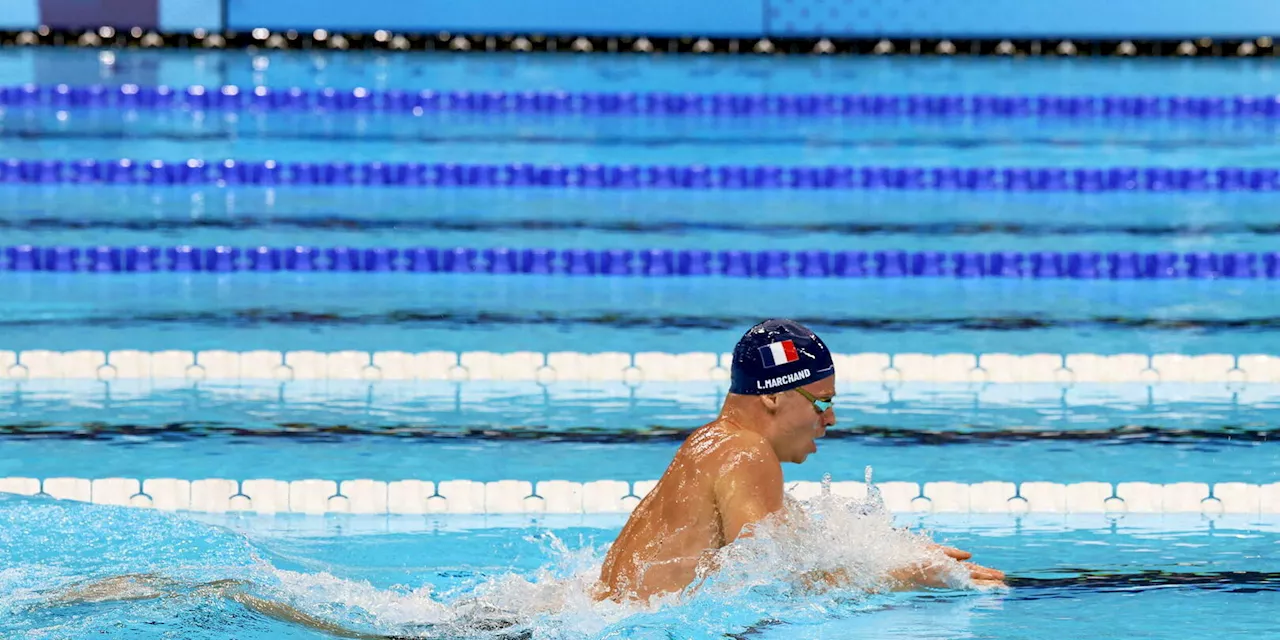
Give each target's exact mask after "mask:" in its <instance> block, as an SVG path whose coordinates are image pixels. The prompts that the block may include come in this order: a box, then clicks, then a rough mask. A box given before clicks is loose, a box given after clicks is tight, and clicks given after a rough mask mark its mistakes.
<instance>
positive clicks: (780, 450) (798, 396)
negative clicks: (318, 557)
mask: <svg viewBox="0 0 1280 640" xmlns="http://www.w3.org/2000/svg"><path fill="white" fill-rule="evenodd" d="M800 388H801V389H804V390H805V391H806V392H808V393H809V395H811V396H813V397H814V398H817V399H818V400H831V399H832V398H834V397H835V395H836V378H835V376H831V377H829V378H826V379H824V380H819V381H817V382H814V383H811V384H806V385H804V386H803V387H800ZM777 398H778V405H777V413H775V414H774V417H775V425H776V428H777V431H776V433H775V438H774V447H775V449H777V454H778V460H780V461H782V462H795V463H801V462H804V461H805V459H806V458H808V457H809V454H811V453H813V452H815V451H817V450H818V445H817V444H816V443H815V442H814V441H815V440H817V439H818V438H821V437H822V436H825V435H826V434H827V427H830V426H831V425H833V424H835V423H836V410H835V407H830V408H828V409H827V410H826V411H823V412H822V413H818V411H817V409H816V408H815V407H814V405H813V403H812V402H810V401H809V399H808V398H806V397H805V396H804V394H802V393H799V392H797V391H796V390H794V389H793V390H790V391H785V392H783V393H780V394H778V396H777Z"/></svg>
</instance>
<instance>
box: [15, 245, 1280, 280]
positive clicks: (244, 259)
mask: <svg viewBox="0 0 1280 640" xmlns="http://www.w3.org/2000/svg"><path fill="white" fill-rule="evenodd" d="M280 271H286V272H408V273H476V274H529V275H566V276H599V275H603V276H636V277H687V276H722V277H736V278H788V277H800V278H1036V279H1077V280H1177V279H1191V280H1206V279H1234V280H1240V279H1260V278H1265V279H1280V253H1276V252H1272V253H1261V254H1260V253H1208V252H1203V253H1173V252H1160V253H1136V252H1131V251H1118V252H1110V253H1101V252H1093V251H1083V252H1061V253H1059V252H1017V251H1006V252H991V253H981V252H963V251H961V252H949V253H948V252H940V251H914V252H908V251H873V252H868V251H796V252H790V251H715V252H713V251H705V250H671V249H650V250H643V251H633V250H629V249H602V250H595V249H562V250H555V249H511V248H492V249H475V248H467V247H459V248H452V249H440V248H432V247H412V248H404V249H400V248H389V247H378V248H365V249H361V248H353V247H327V248H320V247H309V246H295V247H287V248H276V247H250V248H240V247H228V246H218V247H190V246H175V247H149V246H139V247H68V246H55V247H36V246H30V245H22V246H9V247H3V248H0V272H60V273H153V272H169V273H174V272H176V273H195V272H211V273H229V272H265V273H269V272H280Z"/></svg>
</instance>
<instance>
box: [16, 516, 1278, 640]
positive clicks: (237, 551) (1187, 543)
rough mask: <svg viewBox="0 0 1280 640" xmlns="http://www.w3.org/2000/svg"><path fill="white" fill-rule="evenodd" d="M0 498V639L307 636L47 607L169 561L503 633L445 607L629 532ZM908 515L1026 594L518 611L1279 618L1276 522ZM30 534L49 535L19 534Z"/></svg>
mask: <svg viewBox="0 0 1280 640" xmlns="http://www.w3.org/2000/svg"><path fill="white" fill-rule="evenodd" d="M0 500H2V501H0V505H3V508H2V509H0V518H2V519H3V520H2V521H3V523H4V526H3V527H0V541H2V542H3V544H0V559H2V560H3V561H4V563H5V566H6V568H5V570H4V571H3V572H0V585H2V586H3V588H5V589H6V591H8V592H9V593H10V594H11V597H10V598H6V600H5V602H4V603H3V604H0V607H2V609H0V612H3V613H4V615H3V616H0V631H3V632H5V633H6V634H15V636H16V637H80V636H82V635H89V634H92V633H94V632H95V631H96V630H100V629H111V630H112V631H111V632H112V633H127V634H128V635H129V636H130V637H135V638H162V637H173V635H174V634H178V635H181V636H182V637H188V638H217V637H226V633H227V631H228V630H229V629H231V628H235V629H236V630H237V637H241V638H280V637H287V638H293V637H299V638H300V637H311V636H310V635H308V634H306V633H305V632H303V631H301V630H299V629H297V628H295V627H291V626H290V625H286V624H284V623H281V622H277V621H274V620H269V619H263V618H261V617H256V616H254V615H251V614H249V613H247V612H246V611H244V610H243V609H241V608H240V607H238V605H235V604H234V603H229V602H227V601H225V600H223V599H221V598H218V597H216V596H213V595H208V594H200V593H198V592H196V591H194V590H193V589H192V588H189V587H183V588H181V589H179V593H178V594H177V595H175V596H173V597H170V598H167V599H161V600H151V601H141V602H138V603H120V602H96V603H80V604H74V605H56V606H55V605H50V604H48V602H49V599H50V598H52V597H55V595H56V594H57V593H59V592H60V590H61V589H63V588H65V587H67V586H68V585H74V584H80V583H81V582H82V581H84V580H85V579H88V578H102V577H107V576H113V575H120V574H124V573H162V574H164V575H167V576H170V577H172V578H174V579H176V580H180V581H182V582H184V584H189V585H194V584H199V583H204V582H209V581H214V580H219V579H224V578H234V579H243V580H252V581H254V582H255V583H257V584H258V585H259V586H258V587H257V588H258V589H259V590H260V593H262V594H263V595H264V596H269V597H272V598H275V599H279V600H283V601H287V602H290V603H293V604H294V605H296V606H298V607H300V608H302V609H303V610H305V611H308V612H311V613H314V614H317V615H324V616H326V617H328V618H329V619H334V620H338V621H341V622H343V623H344V624H346V625H349V626H351V627H353V628H356V629H358V630H360V631H364V632H374V633H403V632H405V631H407V630H411V629H417V630H418V631H422V630H424V629H428V630H429V629H431V628H434V629H435V630H436V631H437V632H439V631H440V629H441V628H443V627H442V625H444V622H445V621H446V620H450V618H448V616H450V615H454V616H458V618H452V619H451V620H452V621H453V622H455V623H457V624H458V625H461V627H462V630H461V631H460V633H459V635H458V636H456V637H495V636H494V635H493V634H485V633H482V632H477V631H476V630H475V629H471V630H470V631H469V632H468V631H466V630H465V627H466V625H467V624H478V621H477V620H476V619H471V620H470V621H466V620H461V619H460V618H461V617H462V614H459V612H458V609H450V608H449V607H448V606H442V605H441V603H446V604H447V603H455V604H456V603H460V602H464V601H466V598H468V597H472V596H475V595H476V594H482V595H480V597H481V598H482V599H485V600H486V601H487V602H489V603H490V604H492V605H494V606H496V607H498V608H512V607H518V606H520V605H521V604H522V603H524V600H523V598H528V597H530V594H531V593H546V592H553V591H556V590H558V589H563V590H567V591H569V592H572V590H573V589H574V588H576V587H573V586H566V584H570V585H571V583H572V582H573V579H574V578H573V576H575V575H576V574H577V573H578V572H580V571H582V570H583V569H582V568H583V567H584V566H585V567H587V568H590V567H593V566H596V565H595V563H597V562H598V561H599V558H600V556H601V549H602V548H603V545H604V544H605V543H607V542H608V541H609V540H610V539H612V537H613V536H614V535H615V534H616V532H617V531H618V529H619V528H620V527H621V525H622V517H621V516H588V517H570V516H563V517H548V518H547V519H546V520H545V521H539V522H528V521H523V520H522V518H520V517H514V518H512V517H505V518H504V517H494V516H490V517H488V518H484V517H466V516H454V517H452V518H444V519H435V520H433V519H428V518H423V517H391V518H369V517H362V516H342V517H337V518H327V519H317V518H302V517H289V516H276V517H273V518H256V517H253V516H203V517H201V516H196V517H194V518H193V517H189V516H175V515H169V514H162V513H156V512H148V511H141V510H133V509H126V508H111V507H98V506H89V505H81V504H75V503H62V502H58V503H54V502H48V501H37V500H31V499H27V498H14V499H10V498H4V499H0ZM37 523H39V524H37ZM906 524H910V525H912V526H915V527H919V528H921V529H924V530H928V531H930V532H932V533H933V534H934V535H935V536H936V537H937V538H938V539H941V540H945V541H947V542H949V543H952V544H955V545H957V546H962V547H963V548H966V549H971V550H973V551H974V552H975V555H976V557H979V558H982V559H983V560H984V561H986V562H988V563H991V564H995V565H999V566H1001V567H1005V568H1007V569H1008V570H1009V571H1010V572H1011V574H1012V575H1015V576H1017V577H1016V578H1015V579H1014V580H1013V584H1014V586H1013V588H1012V589H1010V590H1007V591H1005V590H1000V591H988V592H969V593H965V592H945V591H937V592H931V593H915V594H889V595H877V596H859V595H857V594H853V593H848V592H838V593H828V594H825V595H822V594H809V595H805V596H797V594H796V593H794V592H792V591H791V590H790V587H789V586H786V585H785V583H783V584H773V585H766V587H768V588H766V587H761V588H757V589H754V590H751V591H749V592H748V593H747V594H742V593H736V594H735V593H733V592H730V593H723V592H717V591H715V590H714V589H711V588H708V591H706V592H705V593H704V594H702V595H699V596H695V597H694V598H693V599H692V601H690V602H688V603H686V604H683V605H680V606H675V607H666V608H660V609H657V610H652V611H650V610H645V611H639V610H637V611H632V612H619V611H616V610H612V609H611V608H610V607H590V606H581V605H580V604H577V603H573V602H572V601H570V602H569V603H568V604H565V605H564V606H562V607H560V608H558V609H555V610H553V611H550V612H545V613H543V614H541V615H540V616H531V617H530V619H526V620H523V621H522V622H525V623H527V624H529V625H530V626H531V628H532V629H533V632H534V633H535V634H537V635H535V637H612V638H623V637H625V638H667V637H672V635H671V634H673V633H674V634H677V635H678V637H682V638H722V637H726V636H728V637H740V636H741V635H747V636H750V637H764V638H791V637H806V638H841V637H864V636H870V637H894V638H896V637H902V638H921V637H924V638H958V637H984V638H1027V637H1066V636H1072V637H1076V636H1086V637H1087V636H1107V637H1137V636H1143V635H1146V634H1150V633H1157V634H1163V633H1167V632H1169V631H1171V630H1173V629H1178V632H1177V634H1178V636H1179V637H1191V638H1201V637H1203V638H1218V637H1223V636H1224V635H1225V636H1226V637H1234V636H1235V635H1236V634H1239V636H1240V637H1243V636H1244V635H1245V634H1254V635H1256V634H1263V635H1265V634H1266V633H1268V632H1269V630H1271V629H1274V620H1273V619H1272V611H1273V609H1274V606H1275V602H1276V590H1277V588H1280V565H1277V564H1276V561H1275V554H1274V553H1272V552H1271V551H1272V549H1274V547H1275V545H1276V544H1278V543H1280V532H1278V530H1277V528H1276V526H1275V523H1274V522H1272V523H1270V524H1264V523H1260V522H1257V521H1250V520H1243V519H1242V520H1237V521H1230V520H1221V521H1216V522H1206V521H1203V520H1201V519H1200V518H1199V517H1198V516H1196V517H1193V518H1180V519H1179V518H1169V517H1160V516H1154V517H1148V518H1143V517H1134V516H1130V517H1126V518H1123V519H1120V520H1114V519H1109V518H1107V517H1105V516H1101V515H1098V516H1092V517H1079V516H1076V517H1064V516H1058V517H1056V518H1055V517H1039V516H1038V517H1028V518H1024V519H1022V520H1019V521H1014V520H1012V519H1010V518H1008V517H1006V516H994V517H986V518H983V517H977V516H970V517H943V516H931V517H929V518H926V519H923V520H919V521H913V522H909V523H906ZM34 527H38V528H39V530H40V535H37V536H30V535H24V534H21V533H19V532H21V531H29V530H30V529H31V528H34ZM846 533H852V532H846ZM52 540H59V543H58V544H57V545H55V546H51V545H50V544H49V542H50V541H52ZM837 544H838V543H837ZM776 568H777V567H774V569H776ZM788 568H790V569H801V568H803V567H788ZM539 588H541V591H538V589H539ZM744 596H745V597H744ZM1223 611H1229V612H1230V613H1229V614H1228V615H1222V613H1223ZM15 614H16V615H15ZM1207 618H1212V619H1213V620H1214V622H1213V623H1211V624H1210V623H1207V622H1206V619H1207ZM432 624H435V625H436V626H435V627H432V626H431V625H432ZM428 632H430V631H428ZM544 634H545V635H544ZM497 637H501V636H497ZM508 637H510V636H508Z"/></svg>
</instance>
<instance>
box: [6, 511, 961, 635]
mask: <svg viewBox="0 0 1280 640" xmlns="http://www.w3.org/2000/svg"><path fill="white" fill-rule="evenodd" d="M104 512H106V513H104ZM103 515H108V516H109V517H107V518H103V517H102V516H103ZM785 516H786V517H785V519H771V520H768V521H766V522H764V523H762V524H761V525H760V526H759V527H758V528H757V529H756V530H755V535H754V536H752V537H748V538H744V539H742V540H741V541H739V542H738V543H735V544H733V545H730V546H728V547H726V548H724V549H723V550H721V553H720V554H719V565H720V568H719V569H718V570H717V571H715V572H714V573H707V574H705V575H701V576H699V578H698V579H697V580H696V581H695V583H694V585H692V586H691V587H690V588H689V589H687V590H686V591H684V592H682V593H676V594H670V595H667V596H662V597H655V598H654V599H652V600H650V601H649V602H643V603H640V602H632V603H622V604H620V603H615V602H611V601H605V602H596V601H595V600H594V598H592V596H591V592H592V586H593V585H594V583H595V580H596V577H597V576H598V574H599V571H600V562H601V560H602V559H603V554H604V551H605V550H606V549H607V546H606V545H596V544H592V543H591V542H590V541H585V542H584V541H582V540H577V541H571V540H562V539H561V538H560V537H559V536H557V535H556V534H555V533H553V532H548V531H544V532H541V533H536V534H533V535H532V537H531V538H530V540H529V542H532V543H534V544H535V545H536V546H538V547H539V548H540V549H541V550H542V552H543V555H544V556H545V557H547V558H549V561H547V562H545V563H544V564H542V565H541V566H538V567H537V568H536V569H533V570H532V571H519V570H507V571H502V572H497V573H494V574H491V575H485V576H483V577H475V578H468V579H463V580H461V581H458V582H456V583H454V584H443V585H439V584H423V585H397V586H392V587H391V588H380V587H377V586H374V585H373V584H371V583H370V582H369V581H366V580H359V579H351V578H344V577H338V576H336V575H333V574H332V573H329V572H327V571H298V570H292V569H288V568H284V567H283V566H279V565H281V564H283V565H288V564H291V563H296V560H293V561H291V560H290V559H289V558H288V557H287V555H286V556H285V557H283V558H282V557H280V556H279V555H278V554H275V553H273V552H272V551H271V550H269V549H268V548H266V547H263V546H260V545H257V544H255V543H254V542H253V541H252V540H251V539H250V538H248V537H246V536H244V535H241V534H239V533H235V532H232V531H228V530H226V529H223V528H220V527H213V526H209V525H206V524H202V523H198V522H195V521H192V520H187V519H184V518H182V517H179V516H173V515H166V514H160V513H155V512H145V511H124V512H122V511H117V510H113V509H108V508H103V507H94V506H88V505H77V504H73V503H64V502H51V501H44V500H38V499H32V500H18V499H7V500H5V502H4V503H0V520H2V521H4V525H5V526H3V527H0V543H3V544H0V560H3V562H4V565H6V567H7V568H5V569H4V570H3V571H0V590H3V591H4V592H6V593H9V594H11V596H10V597H8V598H4V599H3V603H0V619H3V620H4V621H3V622H0V631H6V632H9V633H18V634H20V636H21V637H31V638H43V637H50V638H52V637H68V636H82V635H88V634H91V633H95V632H111V633H115V632H117V631H118V630H121V629H128V630H130V633H131V634H142V635H144V636H148V637H149V636H151V635H152V634H154V633H156V632H159V633H158V635H159V636H166V635H167V634H168V633H169V632H170V631H172V630H174V629H183V630H184V631H183V632H182V633H183V635H184V637H192V636H193V635H197V634H199V633H207V635H208V637H217V636H218V635H219V634H220V633H225V632H226V631H227V630H230V629H237V628H239V629H247V630H256V629H261V630H262V631H263V632H269V633H270V634H271V635H272V636H277V635H279V634H284V635H288V634H296V633H302V632H303V629H302V628H301V627H298V628H288V627H286V626H285V625H284V624H283V623H280V622H276V621H271V620H269V619H267V618H265V617H263V616H261V615H259V614H258V613H256V612H254V611H251V610H250V609H246V608H243V607H241V606H240V605H239V604H237V603H236V602H235V601H233V600H230V599H228V598H227V597H226V595H227V594H228V593H229V592H247V593H251V594H253V595H255V596H259V597H262V598H264V599H269V600H271V601H276V602H281V603H287V604H289V605H291V606H293V607H296V608H297V609H298V610H300V611H302V612H305V613H306V614H309V615H312V616H315V617H316V618H318V619H323V620H325V621H329V622H332V623H335V624H338V625H341V626H342V627H346V628H349V629H352V630H353V631H355V632H358V633H364V634H372V635H396V636H402V635H409V636H421V637H441V638H444V637H449V638H454V637H458V638H461V637H468V638H469V637H478V638H479V637H490V638H508V637H534V638H593V637H663V634H664V633H665V632H663V631H661V629H664V628H679V629H681V635H682V636H684V637H697V636H700V635H705V636H707V637H719V635H720V634H722V633H724V632H725V631H726V630H731V629H748V628H751V627H752V626H756V625H760V624H777V623H779V622H783V621H785V622H787V623H789V624H797V623H804V622H806V621H815V620H820V619H822V618H826V617H831V616H841V615H849V614H852V613H855V612H858V611H862V610H866V609H868V608H871V607H875V606H877V597H880V598H883V597H886V596H874V595H871V594H872V593H875V592H885V591H887V590H889V588H890V586H891V585H889V583H888V581H887V575H888V572H889V571H891V570H893V569H897V568H901V567H905V566H908V565H911V564H916V563H927V564H933V563H938V564H940V565H944V566H945V568H944V569H943V571H942V574H943V575H944V576H947V580H948V581H949V582H950V583H952V584H954V585H955V587H956V588H960V589H963V588H966V586H967V585H968V579H967V577H966V576H965V574H964V572H963V571H962V570H961V569H960V566H959V565H958V563H955V562H954V561H951V560H949V559H947V558H945V556H942V555H941V553H940V552H938V551H936V550H933V549H930V548H928V547H927V546H926V543H927V538H925V537H924V536H922V535H920V534H918V533H913V532H911V531H908V530H906V529H903V528H896V527H895V526H894V523H893V521H892V518H891V516H890V515H889V514H887V513H886V512H885V511H884V508H883V504H882V503H881V502H880V501H879V499H878V496H874V495H873V496H871V497H869V498H868V499H866V500H855V499H851V498H844V497H840V496H835V495H830V494H824V495H821V496H818V497H816V498H814V499H813V500H811V501H809V502H794V501H793V502H791V503H789V504H788V507H787V509H786V511H785ZM32 529H36V531H38V532H36V533H32ZM37 551H38V553H37ZM41 556H43V557H41ZM273 556H276V557H273ZM33 560H36V561H34V562H33ZM279 560H283V562H278V561H279ZM815 572H843V573H844V574H845V575H847V576H848V581H847V583H844V584H841V585H839V586H837V587H834V588H828V587H818V586H816V585H817V584H818V582H816V581H815V580H813V579H812V576H813V575H814V574H815ZM135 574H137V577H132V578H128V579H123V580H121V579H117V576H122V575H131V576H132V575H135ZM103 579H107V580H108V582H107V583H105V584H104V583H101V582H99V581H100V580H103ZM229 580H234V581H243V582H244V584H243V585H242V586H241V585H230V584H229V583H228V582H227V581H229ZM162 630H163V631H162ZM655 634H656V635H655Z"/></svg>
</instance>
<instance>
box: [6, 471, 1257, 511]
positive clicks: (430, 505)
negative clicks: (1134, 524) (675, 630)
mask: <svg viewBox="0 0 1280 640" xmlns="http://www.w3.org/2000/svg"><path fill="white" fill-rule="evenodd" d="M656 484H657V481H654V480H648V481H639V482H626V481H622V480H597V481H594V482H585V483H583V482H569V481H564V480H544V481H539V482H531V481H527V480H499V481H494V482H476V481H471V480H448V481H442V482H432V481H429V480H397V481H393V482H384V481H381V480H368V479H363V480H360V479H357V480H342V481H337V480H324V479H308V480H293V481H285V480H273V479H262V478H259V479H246V480H232V479H226V478H207V479H201V480H182V479H175V478H150V479H137V478H96V479H89V478H72V477H60V478H43V479H41V478H23V477H10V478H0V493H13V494H21V495H27V496H45V497H48V498H53V499H61V500H75V501H80V502H88V503H94V504H102V505H115V506H126V507H140V508H152V509H160V510H165V511H188V512H193V513H235V512H243V513H255V514H259V515H268V514H277V513H297V514H308V515H326V514H343V513H345V514H366V515H396V514H442V515H443V514H534V515H536V514H608V513H627V512H629V511H631V510H632V509H633V508H635V505H636V504H638V503H639V501H640V499H641V498H643V497H644V496H645V495H646V494H647V493H648V492H649V491H650V490H652V489H653V487H654V486H655V485H656ZM830 487H831V492H832V493H833V494H836V495H841V496H846V497H850V498H863V497H865V496H866V491H867V485H866V484H864V483H862V482H832V483H831V485H830ZM876 487H878V488H879V489H880V492H881V494H882V496H883V499H884V502H885V506H886V508H887V509H888V510H889V511H891V512H894V513H917V514H928V513H968V514H1007V515H1019V514H1024V513H1037V514H1039V513H1048V514H1110V515H1122V514H1129V513H1133V514H1199V515H1202V516H1207V517H1216V516H1219V515H1223V514H1241V515H1263V514H1280V482H1277V483H1271V484H1264V485H1257V484H1247V483H1242V482H1220V483H1217V484H1207V483H1203V482H1177V483H1172V484H1153V483H1148V482H1120V483H1116V484H1112V483H1107V482H1077V483H1071V484H1062V483H1055V482H1023V483H1018V484H1015V483H1012V482H979V483H974V484H965V483H959V482H926V483H924V484H918V483H915V482H880V483H876ZM787 490H788V491H789V492H790V493H791V495H792V496H794V497H796V498H799V499H807V498H811V497H813V496H816V495H819V494H820V493H821V492H822V483H820V482H791V483H788V484H787Z"/></svg>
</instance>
